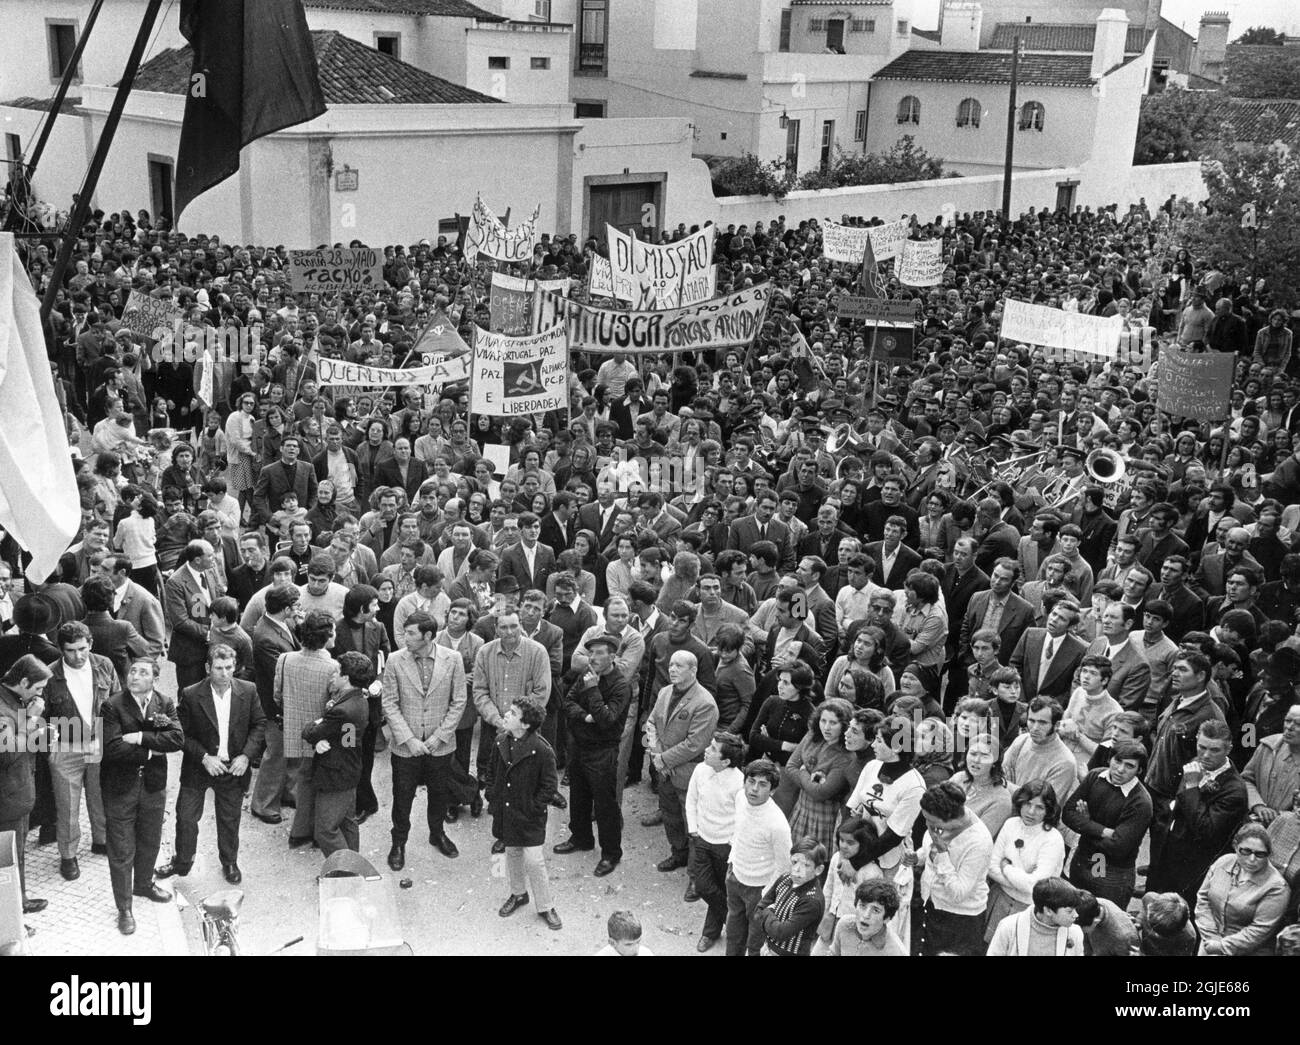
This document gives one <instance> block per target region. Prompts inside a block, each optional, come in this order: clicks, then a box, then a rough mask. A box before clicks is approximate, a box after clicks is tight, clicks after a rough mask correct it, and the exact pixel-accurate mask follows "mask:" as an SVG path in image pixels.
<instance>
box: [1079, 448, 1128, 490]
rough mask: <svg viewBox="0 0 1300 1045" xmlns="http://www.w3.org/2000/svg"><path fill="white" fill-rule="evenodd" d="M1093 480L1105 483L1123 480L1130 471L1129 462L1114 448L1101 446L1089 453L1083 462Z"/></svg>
mask: <svg viewBox="0 0 1300 1045" xmlns="http://www.w3.org/2000/svg"><path fill="white" fill-rule="evenodd" d="M1083 466H1084V468H1085V469H1087V472H1088V475H1089V476H1090V477H1091V478H1092V481H1093V482H1097V483H1101V484H1103V485H1106V484H1109V483H1118V482H1122V481H1123V479H1124V473H1125V472H1127V471H1128V463H1127V462H1126V461H1125V460H1124V458H1122V457H1121V456H1120V455H1119V454H1117V453H1116V452H1115V451H1114V450H1110V449H1107V448H1106V447H1104V446H1099V447H1098V448H1097V449H1096V450H1093V451H1092V452H1091V453H1090V454H1088V456H1087V458H1086V459H1085V460H1084V462H1083Z"/></svg>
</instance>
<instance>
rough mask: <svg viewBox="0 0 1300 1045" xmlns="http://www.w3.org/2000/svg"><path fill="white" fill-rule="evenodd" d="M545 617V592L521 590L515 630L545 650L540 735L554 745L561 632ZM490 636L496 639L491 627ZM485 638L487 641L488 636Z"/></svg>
mask: <svg viewBox="0 0 1300 1045" xmlns="http://www.w3.org/2000/svg"><path fill="white" fill-rule="evenodd" d="M545 617H546V594H545V593H544V592H542V591H541V590H539V589H537V588H532V589H530V590H528V591H525V592H523V593H521V595H520V599H519V632H520V634H521V635H523V636H524V638H526V639H532V640H533V641H534V642H537V643H540V644H541V646H542V649H544V650H546V659H547V660H548V661H549V662H550V665H551V695H550V698H549V699H548V700H547V703H546V721H545V722H543V723H542V728H541V734H542V736H543V737H545V738H546V742H547V743H548V744H550V745H551V747H554V746H555V734H556V731H557V729H558V728H559V725H558V722H559V714H560V676H561V675H562V674H563V673H564V632H562V631H561V630H560V629H559V628H557V627H556V626H555V625H554V624H552V623H551V622H550V621H549V620H546V619H545ZM480 623H481V622H480ZM492 638H493V639H494V638H496V629H495V628H494V629H493V634H492ZM488 641H489V642H490V641H491V639H488ZM485 771H486V767H483V768H481V769H480V770H479V775H480V779H481V778H482V774H483V773H484V772H485Z"/></svg>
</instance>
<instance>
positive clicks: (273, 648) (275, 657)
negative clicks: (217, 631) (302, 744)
mask: <svg viewBox="0 0 1300 1045" xmlns="http://www.w3.org/2000/svg"><path fill="white" fill-rule="evenodd" d="M298 599H299V591H298V589H297V588H296V587H294V586H293V585H292V584H290V585H287V586H286V587H283V588H272V589H271V590H270V591H268V592H267V593H266V605H265V607H264V609H263V612H262V616H261V617H260V618H259V620H258V622H257V624H256V625H254V627H253V634H252V639H253V684H254V686H255V687H256V688H257V699H258V700H259V701H260V702H261V705H262V716H263V718H264V720H265V722H266V725H265V729H264V736H265V738H266V751H265V754H264V755H263V756H262V765H261V767H260V768H259V769H258V771H257V786H256V787H254V788H253V797H252V799H251V800H250V802H249V805H248V808H249V812H251V813H252V814H253V815H254V816H255V817H257V819H259V820H261V821H263V822H264V823H268V824H278V823H280V822H281V821H282V820H283V819H284V818H283V816H282V815H281V812H280V808H281V806H282V805H283V804H284V803H285V802H291V801H292V800H293V799H292V797H291V795H290V789H289V779H288V774H287V773H286V772H285V763H284V730H283V726H282V724H281V720H280V712H279V709H278V708H276V706H275V665H276V663H277V662H278V661H279V659H280V657H281V656H282V655H283V654H285V653H291V652H293V651H294V650H296V649H298V639H297V638H296V637H295V635H294V633H293V626H294V621H295V618H296V616H297V605H298ZM339 630H341V631H346V630H347V629H346V628H342V629H339ZM335 641H336V642H337V641H338V634H337V633H336V634H335Z"/></svg>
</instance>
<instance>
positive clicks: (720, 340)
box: [568, 283, 772, 353]
mask: <svg viewBox="0 0 1300 1045" xmlns="http://www.w3.org/2000/svg"><path fill="white" fill-rule="evenodd" d="M771 295H772V292H771V289H770V288H769V287H768V285H767V284H765V283H764V284H760V285H759V286H757V287H750V288H748V289H747V290H740V291H737V292H736V293H734V294H724V295H723V296H722V297H717V298H713V299H712V300H710V301H702V302H700V303H699V304H698V305H688V306H687V307H685V308H673V309H667V310H665V311H662V312H624V311H620V310H618V309H612V308H596V307H593V306H591V305H579V304H577V303H570V305H569V324H568V327H569V349H570V350H571V351H575V352H577V351H585V352H631V353H643V352H651V353H653V352H693V351H701V350H707V349H714V348H736V347H743V346H745V345H748V344H749V343H750V342H751V341H752V340H753V339H754V337H755V336H756V335H757V334H758V332H759V330H761V329H762V326H763V314H764V313H765V312H766V311H767V303H768V300H769V299H770V298H771Z"/></svg>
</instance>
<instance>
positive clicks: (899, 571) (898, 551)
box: [865, 515, 921, 591]
mask: <svg viewBox="0 0 1300 1045" xmlns="http://www.w3.org/2000/svg"><path fill="white" fill-rule="evenodd" d="M904 522H905V520H904V519H903V517H902V516H901V515H891V516H890V521H889V522H887V523H885V539H884V540H883V541H877V542H876V543H874V544H868V545H867V547H866V549H865V551H866V553H867V554H868V555H870V556H871V558H872V560H873V561H874V562H875V564H876V568H875V571H874V572H873V573H872V575H871V579H872V580H873V581H875V582H876V583H877V584H879V585H880V586H881V587H882V588H888V589H889V590H890V591H898V590H899V589H900V588H902V587H903V582H904V581H905V580H907V575H908V574H909V573H911V572H912V571H913V570H914V569H916V568H917V567H918V566H920V565H921V556H920V554H919V553H918V552H915V551H913V550H912V549H911V548H909V547H908V546H907V545H906V544H904V543H903V535H904V534H905V533H906V532H907V531H906V527H905V526H904Z"/></svg>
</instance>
